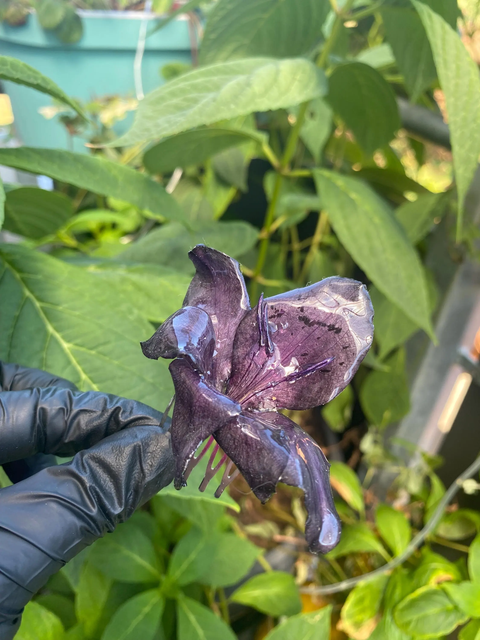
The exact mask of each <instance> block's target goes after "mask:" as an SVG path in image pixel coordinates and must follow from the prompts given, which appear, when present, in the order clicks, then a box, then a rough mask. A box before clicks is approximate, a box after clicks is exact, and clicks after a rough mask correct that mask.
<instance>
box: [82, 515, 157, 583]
mask: <svg viewBox="0 0 480 640" xmlns="http://www.w3.org/2000/svg"><path fill="white" fill-rule="evenodd" d="M89 561H90V562H91V563H93V564H94V565H95V566H96V567H97V569H99V570H100V571H101V572H102V573H104V574H105V575H106V576H108V577H109V578H113V579H114V580H120V581H121V582H141V583H142V582H156V581H158V580H160V573H159V571H158V561H157V558H156V556H155V549H154V547H153V544H152V542H151V541H150V540H149V539H148V538H147V536H146V535H145V534H144V533H143V532H142V531H141V530H140V529H139V528H138V527H136V526H135V525H133V524H130V523H127V524H124V525H122V526H121V527H119V528H118V529H116V530H115V531H114V532H113V533H111V534H109V535H108V536H106V537H105V538H101V539H100V540H98V541H97V542H96V543H95V546H93V547H92V551H91V553H90V556H89Z"/></svg>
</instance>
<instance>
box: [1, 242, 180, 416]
mask: <svg viewBox="0 0 480 640" xmlns="http://www.w3.org/2000/svg"><path fill="white" fill-rule="evenodd" d="M0 299H1V300H2V307H1V308H2V312H1V314H0V358H2V359H4V360H7V361H13V362H18V363H19V364H23V365H27V366H32V367H38V368H40V369H46V370H47V371H50V372H52V373H55V374H56V375H60V376H63V377H65V378H68V379H69V380H72V382H74V383H75V384H77V385H78V386H79V387H80V388H82V389H84V390H87V389H101V390H102V391H107V392H110V393H116V394H117V395H122V396H125V397H130V398H131V397H134V398H136V399H138V400H141V401H143V402H146V403H148V404H150V405H152V406H155V407H158V408H159V409H162V408H164V407H165V405H166V404H167V403H168V401H169V399H170V398H171V396H172V387H171V381H170V375H169V373H168V369H167V367H166V365H164V364H161V363H158V362H154V361H149V360H148V359H147V358H145V357H144V356H143V354H142V352H141V350H140V347H139V342H140V341H141V340H145V338H148V337H149V336H150V335H151V334H152V326H151V324H150V323H149V322H148V321H147V320H146V319H145V318H144V317H142V316H141V315H140V313H139V312H138V311H137V310H136V309H135V308H134V307H132V306H131V305H130V304H129V302H128V300H127V299H123V298H122V297H121V294H120V293H119V290H118V289H113V288H112V287H110V286H109V284H108V282H105V281H103V280H102V279H100V278H98V277H97V276H95V275H93V274H89V273H87V272H86V271H85V270H84V269H82V268H80V267H75V266H72V265H69V264H66V263H65V262H62V261H60V260H57V259H55V258H53V257H51V256H48V255H46V254H43V253H39V252H36V251H31V250H29V249H26V248H23V247H20V246H14V245H1V246H0Z"/></svg>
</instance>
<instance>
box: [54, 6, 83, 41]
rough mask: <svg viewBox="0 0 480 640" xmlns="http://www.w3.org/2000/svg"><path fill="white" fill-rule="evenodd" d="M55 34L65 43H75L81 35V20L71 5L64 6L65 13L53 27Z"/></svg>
mask: <svg viewBox="0 0 480 640" xmlns="http://www.w3.org/2000/svg"><path fill="white" fill-rule="evenodd" d="M55 35H56V36H57V38H58V39H59V40H60V41H61V42H64V43H65V44H75V42H78V41H79V40H80V39H81V37H82V36H83V25H82V20H81V18H80V16H79V15H78V13H77V12H76V11H75V9H74V8H73V7H72V6H70V5H67V6H66V7H65V15H64V16H63V20H62V21H61V22H60V24H59V25H58V27H57V28H56V29H55Z"/></svg>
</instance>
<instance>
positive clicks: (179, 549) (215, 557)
mask: <svg viewBox="0 0 480 640" xmlns="http://www.w3.org/2000/svg"><path fill="white" fill-rule="evenodd" d="M259 555H260V549H259V548H258V547H256V546H255V545H254V544H252V543H251V542H249V541H248V540H244V539H242V538H240V537H239V536H237V535H236V534H234V533H222V532H219V531H214V532H212V531H210V532H208V531H201V530H200V529H197V528H196V527H194V528H193V529H191V530H190V531H189V532H188V533H187V535H186V536H184V537H183V538H182V539H181V540H180V542H179V543H178V544H177V545H176V547H175V549H174V551H173V554H172V558H171V561H170V565H169V568H168V576H169V578H171V580H173V581H174V582H176V583H177V584H179V585H185V584H189V583H192V582H200V583H201V584H205V585H209V586H212V587H215V588H218V587H228V586H231V585H233V584H236V583H237V582H238V581H239V580H240V579H241V578H243V577H244V576H245V574H246V573H248V571H249V570H250V569H251V567H252V565H253V563H254V562H255V559H256V558H257V557H258V556H259Z"/></svg>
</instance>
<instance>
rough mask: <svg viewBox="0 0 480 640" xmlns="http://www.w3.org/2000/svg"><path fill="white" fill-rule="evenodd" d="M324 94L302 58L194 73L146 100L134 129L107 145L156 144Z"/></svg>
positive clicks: (322, 83)
mask: <svg viewBox="0 0 480 640" xmlns="http://www.w3.org/2000/svg"><path fill="white" fill-rule="evenodd" d="M325 90H326V80H325V75H324V74H323V72H321V71H320V70H319V69H318V68H317V67H315V65H314V64H313V63H312V62H310V61H309V60H306V59H304V58H291V59H285V60H275V59H271V58H252V59H248V60H238V61H236V60H234V61H232V62H225V63H221V64H215V65H212V66H210V67H204V68H200V69H195V70H194V71H191V72H190V73H186V74H184V75H182V76H180V77H179V78H176V79H175V80H172V81H171V82H168V83H167V84H165V85H163V86H161V87H159V88H158V89H155V90H154V91H152V92H151V93H149V94H148V95H147V96H145V98H144V100H142V101H141V102H140V105H139V108H138V111H137V113H136V115H135V120H134V123H133V126H132V128H131V129H130V130H129V131H128V132H127V133H126V134H125V135H124V136H122V137H121V138H120V139H118V140H116V141H115V142H114V143H111V144H112V145H115V146H118V145H120V146H122V145H132V144H136V143H137V142H144V141H145V140H158V139H159V138H163V137H165V136H171V135H173V134H174V133H179V132H181V131H186V130H187V129H193V128H194V127H199V126H201V125H204V124H212V123H214V122H218V121H220V120H226V119H229V118H235V117H236V116H242V115H246V114H248V113H254V112H255V111H268V110H270V109H281V108H286V107H290V106H292V105H294V104H300V103H301V102H305V101H306V100H311V99H312V98H317V97H319V96H322V95H323V94H324V93H325Z"/></svg>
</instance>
